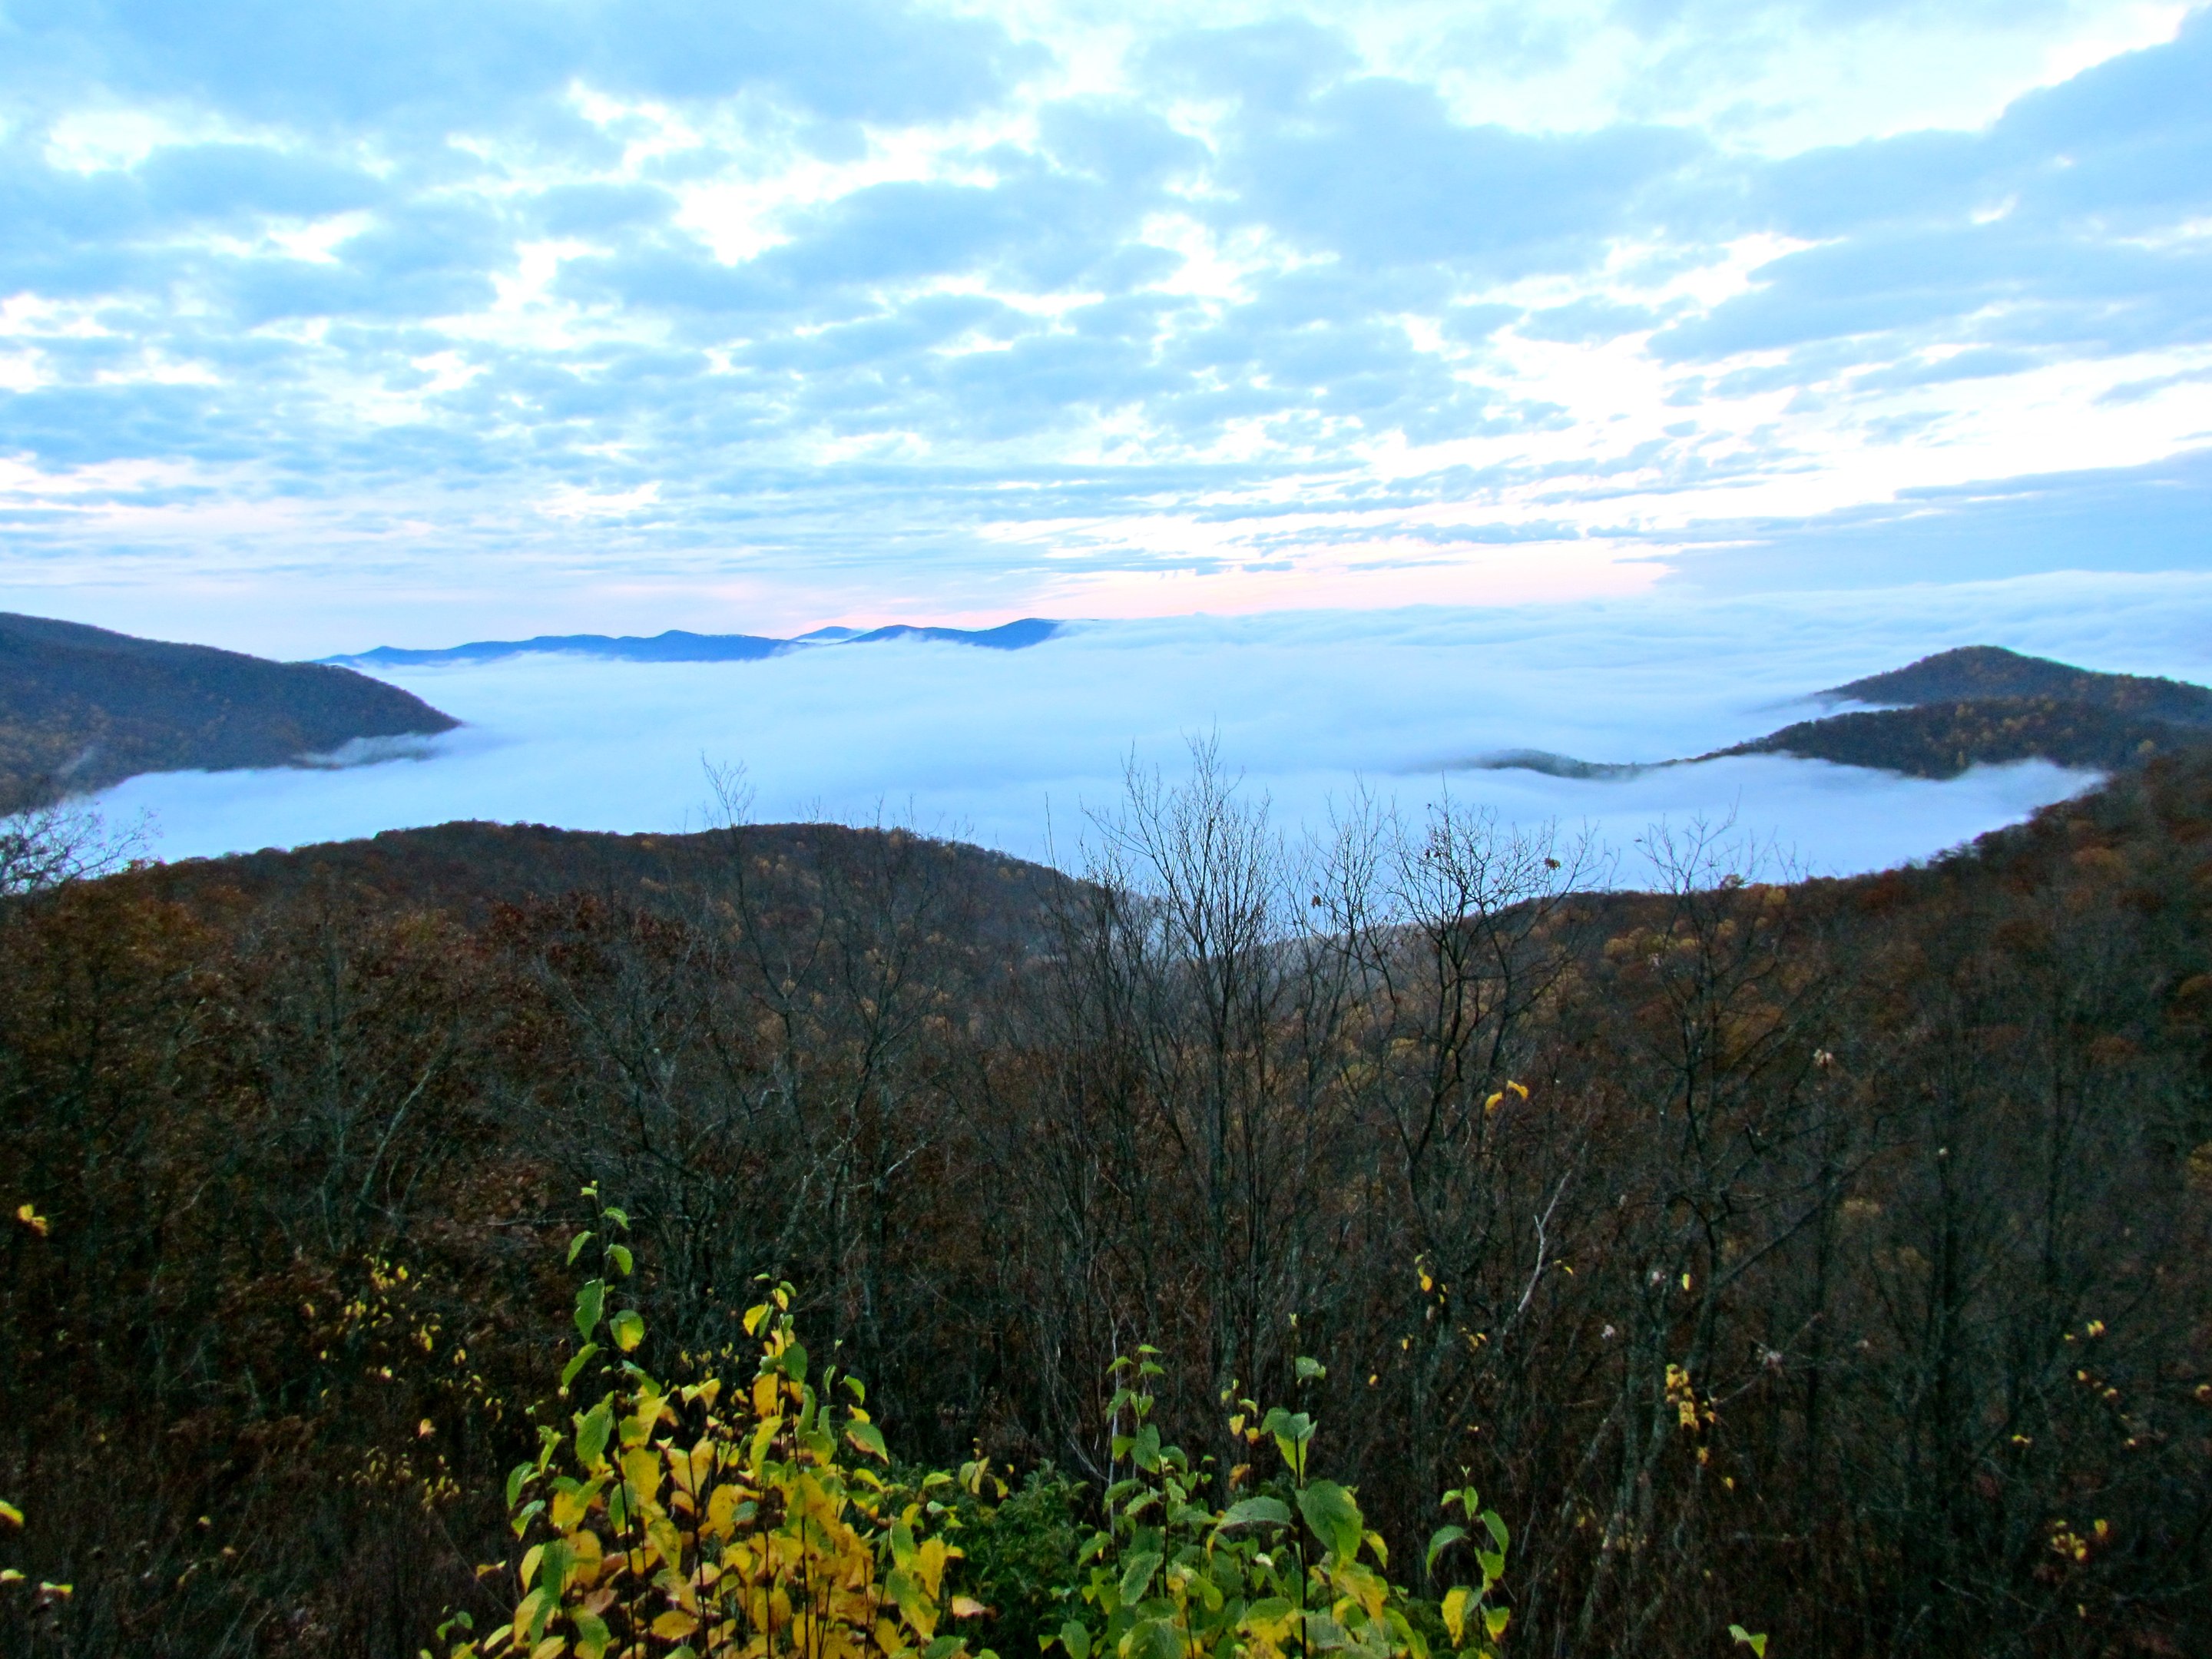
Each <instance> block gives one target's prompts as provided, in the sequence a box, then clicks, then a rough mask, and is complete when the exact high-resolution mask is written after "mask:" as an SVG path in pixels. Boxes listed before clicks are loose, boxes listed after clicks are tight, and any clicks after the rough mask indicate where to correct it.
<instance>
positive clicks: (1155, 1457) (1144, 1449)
mask: <svg viewBox="0 0 2212 1659" xmlns="http://www.w3.org/2000/svg"><path fill="white" fill-rule="evenodd" d="M1129 1455H1130V1457H1131V1458H1133V1460H1135V1462H1136V1465H1137V1467H1138V1468H1140V1469H1142V1470H1144V1471H1145V1472H1146V1474H1154V1473H1157V1472H1158V1468H1159V1467H1160V1431H1159V1425H1158V1424H1156V1423H1147V1424H1146V1425H1145V1426H1144V1427H1143V1428H1141V1429H1139V1430H1138V1431H1137V1438H1136V1443H1134V1444H1133V1445H1132V1446H1131V1447H1130V1448H1129Z"/></svg>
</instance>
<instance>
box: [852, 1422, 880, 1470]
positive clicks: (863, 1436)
mask: <svg viewBox="0 0 2212 1659" xmlns="http://www.w3.org/2000/svg"><path fill="white" fill-rule="evenodd" d="M845 1438H846V1439H848V1440H849V1441H851V1442H852V1443H854V1445H856V1446H858V1447H859V1448H860V1449H861V1450H862V1451H864V1452H866V1453H867V1454H868V1455H871V1456H872V1457H875V1458H878V1459H879V1460H881V1461H882V1462H885V1463H888V1462H890V1461H891V1455H890V1449H888V1448H887V1447H886V1446H885V1445H884V1431H882V1430H881V1429H879V1428H878V1427H877V1426H876V1425H874V1424H872V1423H848V1424H846V1425H845Z"/></svg>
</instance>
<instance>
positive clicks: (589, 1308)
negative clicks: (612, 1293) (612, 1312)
mask: <svg viewBox="0 0 2212 1659" xmlns="http://www.w3.org/2000/svg"><path fill="white" fill-rule="evenodd" d="M606 1301H607V1285H606V1281H605V1279H592V1280H590V1281H588V1282H587V1283H586V1284H585V1285H583V1286H582V1287H581V1288H580V1289H579V1290H578V1291H577V1292H576V1334H577V1335H579V1336H580V1337H582V1338H584V1339H585V1340H586V1341H588V1340H590V1339H591V1334H592V1332H593V1331H594V1330H596V1329H598V1328H599V1310H601V1309H602V1308H604V1307H605V1306H606Z"/></svg>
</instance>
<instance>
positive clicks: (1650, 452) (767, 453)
mask: <svg viewBox="0 0 2212 1659" xmlns="http://www.w3.org/2000/svg"><path fill="white" fill-rule="evenodd" d="M2207 88H2212V15H2206V13H2205V11H2204V10H2203V9H2201V8H2192V7H2190V6H2186V5H2181V4H2173V3H2149V0H2143V3H2136V0H2003V3H1996V0H1986V3H1985V0H1942V3H1936V0H1927V3H1918V0H1863V3H1862V0H1775V3H1766V4H1760V3H1757V0H1730V3H1726V4H1723V3H1718V0H1547V3H1546V4H1543V5H1540V6H1531V5H1528V4H1527V3H1523V0H1509V3H1496V4H1491V3H1482V0H1473V3H1470V0H1452V3H1449V4H1431V3H1424V0H1392V3H1389V4H1387V5H1383V4H1367V3H1361V0H1341V3H1332V4H1328V5H1320V6H1314V7H1310V8H1307V9H1298V8H1296V7H1287V6H1282V5H1274V4H1265V3H1255V4H1240V3H1224V4H1218V5H1212V6H1207V5H1202V4H1201V5H1192V4H1188V3H1179V4H1176V5H1172V6H1169V5H1154V4H1150V3H1147V0H1115V3H1113V4H1111V5H1107V4H1104V3H1092V0H1067V3H1051V0H1008V3H1002V4H992V5H963V4H939V5H910V6H909V5H901V4H897V3H890V0H809V3H807V4H805V5H787V6H769V5H764V4H757V3H749V0H748V3H738V0H717V3H703V0H700V3H693V0H629V3H623V4H618V5H617V4H605V3H595V0H470V3H461V4H456V3H453V0H331V3H326V4H319V5H314V6H301V5H298V4H295V3H291V0H195V3H193V4H191V5H179V4H177V3H174V0H0V151H4V155H0V537H4V542H0V552H3V553H4V561H0V608H15V609H24V610H32V611H44V612H46V613H47V614H54V615H64V616H70V617H78V618H81V619H82V620H86V621H94V622H100V623H107V624H109V625H112V626H118V627H124V628H128V629H136V630H138V631H143V632H149V633H157V634H167V635H169V636H171V637H191V638H199V639H206V640H210V641H215V642H218V643H224V644H229V645H234V646H238V647H244V648H248V649H258V650H263V651H267V652H270V653H281V654H306V653H320V652H325V651H338V650H349V649H359V648H362V647H367V646H369V645H372V644H375V643H378V642H392V643H402V644H410V645H435V644H444V643H450V642H453V641H458V640H462V639H468V638H473V637H483V636H485V635H495V636H498V635H507V636H511V635H515V634H526V633H532V632H537V631H540V630H555V629H558V630H569V629H606V630H609V631H619V630H640V631H648V632H650V631H657V630H658V629H660V628H664V627H667V626H671V625H681V626H687V627H693V628H708V629H713V628H727V629H759V630H766V631H782V630H786V629H792V630H796V629H802V628H805V627H808V626H811V625H815V624H817V623H825V622H829V621H836V620H843V621H848V622H871V621H878V620H887V619H891V618H894V617H904V618H908V619H915V620H944V621H970V622H984V621H994V620H999V619H1002V618H1005V617H1012V616H1018V615H1022V614H1028V613H1041V614H1046V615H1054V616H1084V617H1114V616H1136V615H1162V614H1178V613H1188V612H1191V611H1213V612H1236V611H1273V610H1281V609H1286V608H1299V607H1315V606H1356V607H1365V606H1389V605H1405V604H1408V603H1456V604H1476V605H1483V604H1494V603H1498V602H1501V601H1504V602H1512V601H1522V602H1525V601H1555V600H1561V599H1575V598H1577V597H1583V598H1587V597H1592V596H1606V595H1624V594H1632V593H1635V592H1639V591H1642V590H1644V589H1647V588H1650V587H1651V586H1653V585H1655V584H1660V585H1666V584H1674V585H1677V586H1682V585H1686V586H1688V587H1690V588H1692V589H1697V590H1700V591H1706V592H1745V591H1757V590H1760V589H1776V588H1791V587H1796V588H1832V587H1837V586H1855V585H1856V586H1866V585H1884V584H1894V583H1897V582H1899V581H1912V580H1930V579H1935V580H1968V579H1986V578H1996V577H2005V576H2010V575H2018V574H2027V573H2033V572H2038V571H2051V570H2064V569H2085V570H2136V571H2154V570H2168V569H2191V568H2205V567H2207V566H2208V565H2212V546H2208V531H2207V528H2206V526H2208V524H2212V513H2208V511H2207V509H2208V507H2212V96H2208V95H2207Z"/></svg>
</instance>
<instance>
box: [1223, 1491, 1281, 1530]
mask: <svg viewBox="0 0 2212 1659" xmlns="http://www.w3.org/2000/svg"><path fill="white" fill-rule="evenodd" d="M1290 1520H1291V1510H1290V1506H1289V1505H1288V1504H1285V1503H1284V1502H1283V1501H1282V1499H1280V1498H1246V1499H1244V1501H1243V1502H1242V1503H1241V1504H1231V1505H1230V1506H1229V1512H1228V1513H1227V1514H1226V1515H1225V1516H1222V1517H1221V1524H1222V1525H1223V1526H1225V1527H1256V1526H1275V1527H1282V1526H1288V1525H1289V1524H1290Z"/></svg>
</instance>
